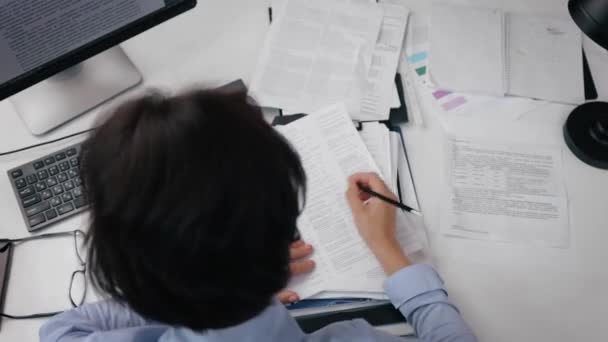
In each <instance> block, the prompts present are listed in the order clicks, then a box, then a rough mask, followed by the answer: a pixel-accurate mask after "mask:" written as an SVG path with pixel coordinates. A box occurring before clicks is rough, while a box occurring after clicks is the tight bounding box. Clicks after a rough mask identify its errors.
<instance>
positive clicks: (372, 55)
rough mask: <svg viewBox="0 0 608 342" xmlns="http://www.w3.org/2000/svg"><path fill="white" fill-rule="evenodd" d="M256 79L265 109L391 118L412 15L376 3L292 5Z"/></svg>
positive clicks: (331, 0)
mask: <svg viewBox="0 0 608 342" xmlns="http://www.w3.org/2000/svg"><path fill="white" fill-rule="evenodd" d="M276 13H277V14H278V15H277V18H276V19H275V20H274V22H273V24H272V26H271V29H270V32H269V34H268V36H267V39H266V42H265V44H264V48H263V51H262V55H261V56H260V59H259V62H258V66H257V68H256V71H255V73H254V76H253V80H252V84H251V93H252V94H253V95H254V96H255V98H256V100H257V101H258V103H259V104H260V105H262V106H264V107H272V108H280V109H283V110H284V111H285V112H291V113H311V112H314V111H316V110H318V109H319V108H322V107H324V106H327V105H331V104H333V103H339V102H340V103H345V105H346V106H347V109H348V111H349V113H350V114H351V117H352V118H353V119H355V120H359V121H377V120H387V119H388V117H389V115H390V108H391V106H395V105H396V104H395V102H398V101H395V100H396V99H398V96H396V95H397V94H396V93H395V88H394V78H395V74H396V72H397V66H398V63H399V57H400V54H401V51H402V45H403V38H404V35H405V29H406V26H407V19H408V15H409V11H408V10H407V9H406V8H405V7H403V6H401V5H398V4H393V3H390V2H387V3H380V4H378V3H376V2H375V1H369V0H287V1H285V2H284V3H283V4H282V7H281V8H280V9H279V10H277V11H276Z"/></svg>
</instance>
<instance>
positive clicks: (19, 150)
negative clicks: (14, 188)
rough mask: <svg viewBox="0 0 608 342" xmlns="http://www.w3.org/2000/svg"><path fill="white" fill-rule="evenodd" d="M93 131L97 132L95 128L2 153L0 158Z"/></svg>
mask: <svg viewBox="0 0 608 342" xmlns="http://www.w3.org/2000/svg"><path fill="white" fill-rule="evenodd" d="M93 130H95V128H89V129H86V130H84V131H80V132H76V133H72V134H70V135H66V136H64V137H61V138H57V139H55V140H51V141H47V142H43V143H40V144H36V145H31V146H27V147H22V148H19V149H16V150H13V151H8V152H2V153H0V157H4V156H8V155H11V154H15V153H19V152H23V151H27V150H31V149H33V148H36V147H40V146H45V145H50V144H53V143H56V142H58V141H62V140H66V139H69V138H72V137H75V136H77V135H81V134H85V133H89V132H91V131H93Z"/></svg>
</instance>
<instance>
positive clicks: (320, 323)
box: [296, 303, 406, 334]
mask: <svg viewBox="0 0 608 342" xmlns="http://www.w3.org/2000/svg"><path fill="white" fill-rule="evenodd" d="M358 318H362V319H364V320H366V321H367V323H369V324H371V325H373V326H381V325H388V324H396V323H406V320H405V318H404V317H403V315H402V314H401V312H399V311H398V310H397V309H395V307H394V306H393V305H392V304H390V303H388V304H381V305H378V306H372V307H363V308H357V309H351V310H341V311H334V312H326V313H320V314H313V315H307V316H300V317H297V318H296V321H297V322H298V325H299V326H300V328H301V329H302V330H303V331H304V332H305V333H307V334H310V333H313V332H315V331H317V330H319V329H321V328H324V327H326V326H328V325H330V324H332V323H336V322H342V321H349V320H353V319H358Z"/></svg>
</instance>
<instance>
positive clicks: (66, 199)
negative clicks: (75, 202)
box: [61, 192, 72, 203]
mask: <svg viewBox="0 0 608 342" xmlns="http://www.w3.org/2000/svg"><path fill="white" fill-rule="evenodd" d="M61 199H62V200H63V203H66V202H69V201H71V200H72V194H71V193H69V192H65V193H64V194H63V195H61Z"/></svg>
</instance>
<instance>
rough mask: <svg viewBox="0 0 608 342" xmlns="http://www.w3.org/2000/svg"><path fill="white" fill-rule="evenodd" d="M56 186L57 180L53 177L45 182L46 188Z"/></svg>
mask: <svg viewBox="0 0 608 342" xmlns="http://www.w3.org/2000/svg"><path fill="white" fill-rule="evenodd" d="M57 184H58V183H57V178H55V177H51V178H49V179H47V180H46V186H48V187H49V188H50V187H53V186H55V185H57Z"/></svg>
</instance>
